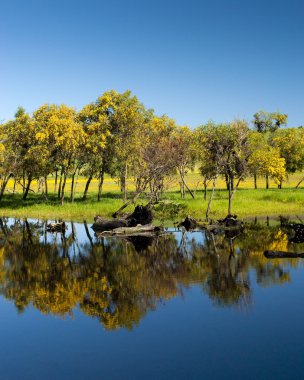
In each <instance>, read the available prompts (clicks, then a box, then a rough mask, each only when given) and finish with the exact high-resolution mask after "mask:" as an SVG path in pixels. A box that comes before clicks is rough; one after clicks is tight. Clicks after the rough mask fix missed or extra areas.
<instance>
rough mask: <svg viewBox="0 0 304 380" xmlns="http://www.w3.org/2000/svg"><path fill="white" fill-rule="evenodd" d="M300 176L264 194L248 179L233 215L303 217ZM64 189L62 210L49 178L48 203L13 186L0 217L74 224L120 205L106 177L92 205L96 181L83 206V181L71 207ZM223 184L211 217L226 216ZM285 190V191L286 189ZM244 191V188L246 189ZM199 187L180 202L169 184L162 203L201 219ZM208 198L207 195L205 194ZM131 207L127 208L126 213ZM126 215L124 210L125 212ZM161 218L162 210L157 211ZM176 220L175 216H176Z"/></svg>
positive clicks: (194, 178)
mask: <svg viewBox="0 0 304 380" xmlns="http://www.w3.org/2000/svg"><path fill="white" fill-rule="evenodd" d="M300 177H301V173H300V174H295V175H293V176H291V177H290V179H289V183H286V184H285V188H283V189H282V190H279V189H277V188H276V184H275V183H274V182H273V183H271V189H269V190H266V189H263V188H259V189H257V190H254V189H253V188H252V187H253V181H252V180H251V179H250V180H248V181H246V182H244V183H242V186H241V188H240V189H239V190H238V191H237V192H236V194H235V197H234V201H233V212H234V213H236V214H238V215H239V216H240V217H245V216H255V215H279V214H303V210H304V189H303V188H301V189H297V190H295V189H294V188H293V187H292V186H294V184H295V183H297V181H298V180H299V178H300ZM199 180H200V177H199V175H198V174H197V173H190V174H188V177H187V183H188V184H189V186H190V187H191V188H192V189H195V187H196V185H197V183H198V181H199ZM70 182H71V181H70V180H69V181H68V183H67V187H66V201H65V204H64V205H63V206H61V205H60V204H59V201H58V199H57V197H56V195H55V194H54V192H53V191H54V178H52V177H50V178H49V180H48V187H49V192H50V195H49V200H48V201H45V199H44V198H43V196H42V195H41V193H37V183H36V182H34V183H33V186H32V189H33V190H34V191H35V193H34V194H33V193H30V194H29V197H28V200H26V201H25V202H23V201H22V199H21V189H20V186H17V188H16V190H17V193H16V194H15V195H12V194H6V195H5V196H4V198H3V200H2V201H1V202H0V213H1V214H2V215H5V216H18V217H36V218H48V219H55V218H65V219H74V220H82V219H87V220H89V221H90V220H92V219H93V217H94V216H95V215H96V214H100V215H104V216H110V215H111V214H112V213H113V212H114V211H116V210H117V209H118V208H119V207H120V206H121V205H122V200H121V194H120V191H119V186H118V184H117V183H116V182H115V180H113V179H112V178H110V177H106V179H105V183H104V192H103V195H102V201H101V202H100V203H98V202H96V198H97V185H98V184H97V181H96V180H95V181H93V182H92V185H91V186H90V191H89V195H88V198H87V200H86V201H85V202H83V201H82V199H81V197H82V194H83V190H84V187H85V183H86V180H85V179H84V178H79V180H78V185H77V191H76V198H75V202H74V203H73V204H71V203H69V195H70V193H69V187H70V186H69V184H70ZM260 184H263V185H264V180H263V179H260ZM224 185H225V184H224V181H223V180H221V181H220V182H219V185H218V187H217V189H216V191H215V194H214V201H213V203H212V206H211V214H210V216H211V217H214V218H216V217H223V216H225V215H226V214H227V201H228V194H227V191H226V190H225V186H224ZM12 186H13V182H12V181H11V182H10V184H9V188H8V190H9V192H11V191H12ZM287 186H289V187H287ZM246 187H247V188H246ZM201 188H202V184H200V185H199V186H198V190H197V191H196V198H195V199H192V198H191V197H190V196H189V195H188V194H187V195H186V199H185V200H182V199H181V197H180V193H179V191H178V180H177V179H176V180H175V182H173V188H172V190H170V191H168V192H166V193H165V194H164V196H163V199H168V200H170V201H173V202H174V203H176V204H180V205H181V206H177V208H176V209H177V210H181V211H180V216H181V217H182V216H185V215H187V214H191V215H193V216H195V217H204V213H205V210H206V206H207V201H205V200H204V199H203V193H202V191H201ZM128 190H129V191H132V190H134V186H133V184H132V182H131V180H129V183H128ZM208 196H209V191H208ZM139 203H146V200H144V199H141V200H139ZM130 209H132V206H130V207H129V210H130ZM126 211H128V209H127V210H126ZM159 213H160V214H161V215H158V216H159V217H163V213H164V210H161V211H159ZM176 218H178V216H176Z"/></svg>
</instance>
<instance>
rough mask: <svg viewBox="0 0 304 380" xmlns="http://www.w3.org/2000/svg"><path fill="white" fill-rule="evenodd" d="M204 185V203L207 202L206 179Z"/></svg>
mask: <svg viewBox="0 0 304 380" xmlns="http://www.w3.org/2000/svg"><path fill="white" fill-rule="evenodd" d="M203 184H204V201H205V200H207V186H208V185H207V180H206V178H205V179H204V182H203Z"/></svg>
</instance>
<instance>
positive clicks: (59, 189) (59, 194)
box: [58, 169, 63, 199]
mask: <svg viewBox="0 0 304 380" xmlns="http://www.w3.org/2000/svg"><path fill="white" fill-rule="evenodd" d="M62 175H63V169H62V170H61V172H60V178H59V186H58V199H60V198H61V184H62Z"/></svg>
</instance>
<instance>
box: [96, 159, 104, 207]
mask: <svg viewBox="0 0 304 380" xmlns="http://www.w3.org/2000/svg"><path fill="white" fill-rule="evenodd" d="M103 180H104V167H103V165H102V168H101V170H100V173H99V181H98V195H97V201H98V202H100V200H101V194H102V185H103Z"/></svg>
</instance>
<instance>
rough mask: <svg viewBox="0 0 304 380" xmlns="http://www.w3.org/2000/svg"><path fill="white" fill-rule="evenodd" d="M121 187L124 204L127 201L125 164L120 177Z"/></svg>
mask: <svg viewBox="0 0 304 380" xmlns="http://www.w3.org/2000/svg"><path fill="white" fill-rule="evenodd" d="M120 187H121V191H122V196H123V201H124V203H125V202H126V201H127V164H125V166H124V168H123V170H122V173H121V177H120Z"/></svg>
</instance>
